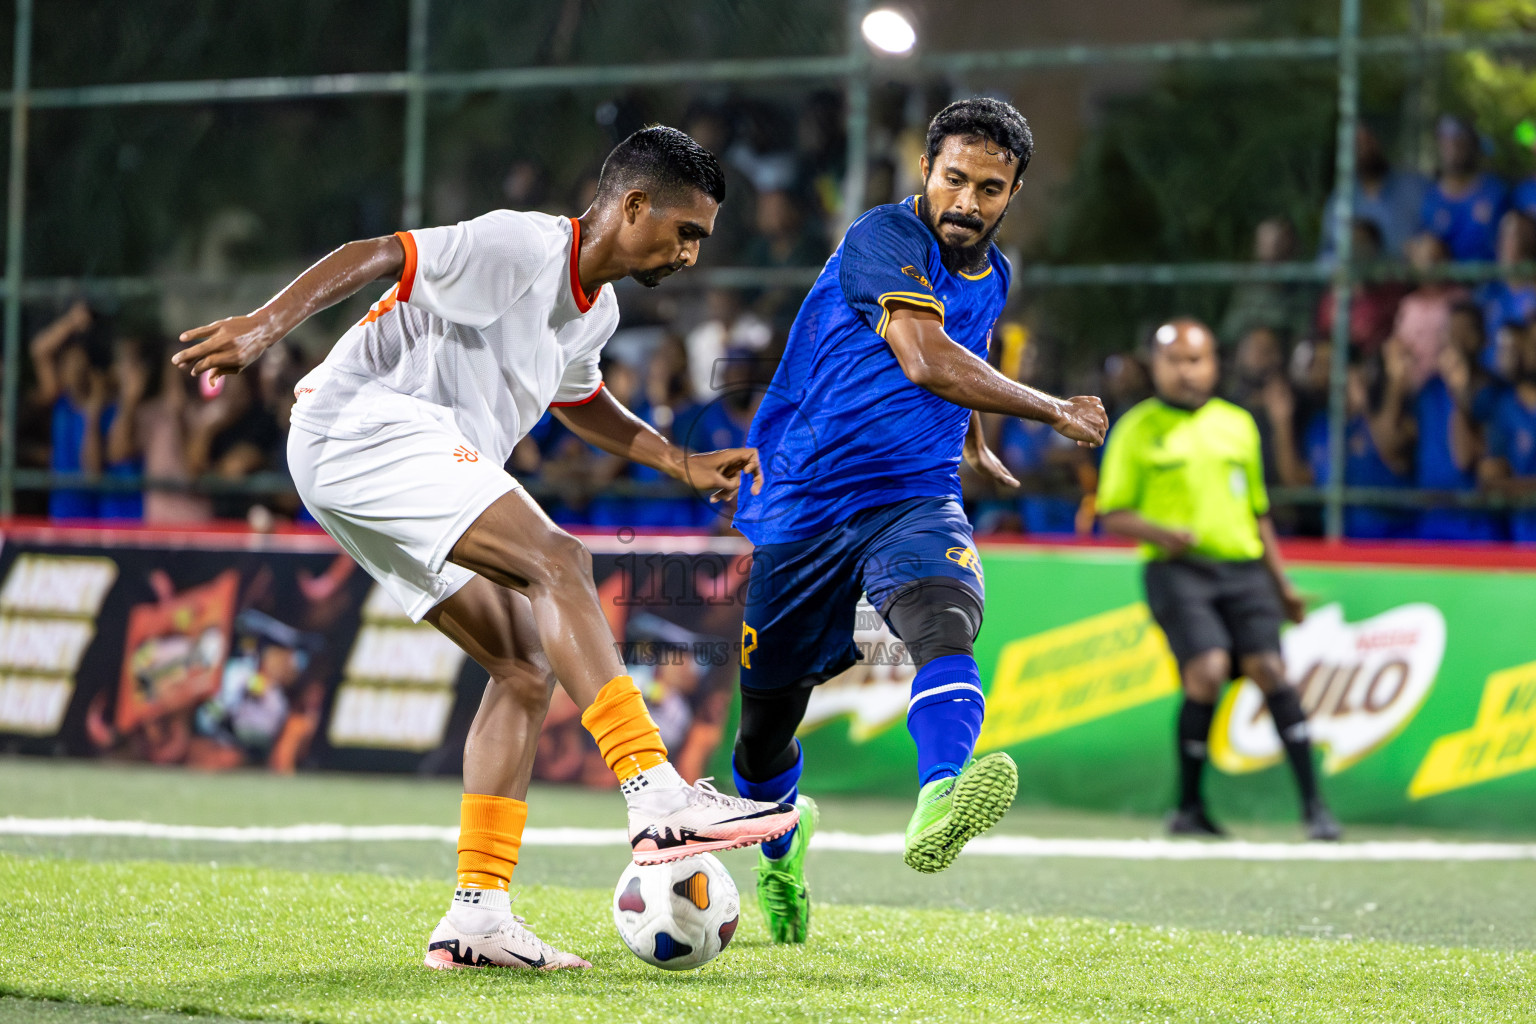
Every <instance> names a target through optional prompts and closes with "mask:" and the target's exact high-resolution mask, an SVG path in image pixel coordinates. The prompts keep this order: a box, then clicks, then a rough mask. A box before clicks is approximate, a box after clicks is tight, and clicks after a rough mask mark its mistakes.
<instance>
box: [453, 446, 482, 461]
mask: <svg viewBox="0 0 1536 1024" xmlns="http://www.w3.org/2000/svg"><path fill="white" fill-rule="evenodd" d="M453 457H454V459H455V461H458V462H479V461H480V453H479V452H477V451H475V450H474V449H473V448H468V447H465V446H464V445H462V444H461V445H459V446H458V447H457V448H455V449H454V450H453Z"/></svg>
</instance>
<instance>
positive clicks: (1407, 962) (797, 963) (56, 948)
mask: <svg viewBox="0 0 1536 1024" xmlns="http://www.w3.org/2000/svg"><path fill="white" fill-rule="evenodd" d="M525 898H526V899H527V900H528V901H529V903H530V905H536V906H537V907H538V913H537V916H536V918H535V919H534V920H533V921H532V922H531V923H532V924H534V925H535V926H536V927H537V928H538V929H539V930H540V931H541V932H542V933H543V935H544V936H545V937H546V938H548V939H549V940H551V941H553V942H555V943H556V944H558V945H562V946H564V947H566V948H570V949H573V950H577V951H579V952H581V953H582V954H584V955H586V956H587V957H588V958H590V959H591V960H592V962H593V964H594V969H593V970H592V971H590V972H566V973H559V974H552V975H551V974H533V973H521V972H519V973H513V972H506V971H500V972H484V971H482V972H468V971H466V972H452V973H448V974H442V973H438V972H430V971H427V970H425V969H423V968H422V967H421V966H420V957H421V953H422V936H423V929H424V927H425V926H427V925H429V924H430V923H431V922H432V920H434V919H435V918H436V917H437V916H438V915H439V914H440V913H441V911H442V909H443V889H442V886H441V885H436V884H433V883H431V882H427V881H418V880H409V879H401V878H393V879H384V878H375V877H370V876H367V875H363V874H357V873H354V874H319V873H307V872H293V871H282V870H274V869H270V868H251V867H214V866H210V865H200V864H185V863H183V864H170V863H159V862H124V863H117V864H108V863H93V862H84V861H70V860H56V859H48V860H44V859H35V858H22V857H15V856H4V857H0V921H3V924H0V990H3V991H4V992H6V993H8V994H12V995H19V996H28V997H34V998H43V999H60V1000H70V1001H73V1002H80V1003H102V1004H119V1005H127V1006H137V1007H145V1008H149V1009H153V1010H171V1011H176V1012H180V1013H189V1014H214V1015H219V1016H225V1017H234V1018H237V1019H247V1020H256V1019H265V1020H293V1021H316V1022H320V1021H324V1022H331V1021H337V1022H342V1021H346V1022H351V1021H379V1022H384V1021H424V1020H431V1021H444V1022H448V1021H466V1022H473V1024H486V1022H492V1021H495V1022H500V1021H635V1022H637V1024H661V1022H665V1021H687V1022H689V1024H695V1022H698V1021H716V1020H750V1021H876V1020H879V1021H886V1020H901V1021H962V1022H966V1024H972V1022H976V1021H993V1020H997V1021H1004V1020H1007V1021H1116V1022H1119V1021H1148V1020H1156V1021H1181V1022H1182V1021H1305V1022H1324V1021H1351V1022H1354V1021H1390V1022H1394V1024H1397V1022H1402V1021H1485V1022H1503V1021H1527V1020H1531V1019H1533V1012H1536V1011H1533V1008H1532V1006H1531V1004H1530V995H1531V993H1532V992H1533V991H1536V955H1533V954H1531V953H1528V952H1499V951H1491V950H1466V949H1446V948H1420V947H1412V946H1405V945H1400V944H1392V943H1378V942H1337V941H1327V940H1319V939H1292V938H1276V937H1270V936H1254V935H1243V934H1237V933H1223V932H1210V931H1197V930H1189V929H1166V928H1155V927H1146V926H1134V925H1124V924H1120V925H1115V924H1110V923H1107V922H1103V921H1095V920H1084V919H1074V918H1030V917H1021V916H1014V915H1008V914H996V913H988V912H965V911H946V910H909V909H899V908H892V907H855V906H836V905H833V906H825V907H822V908H819V910H818V913H817V918H816V941H815V942H813V943H812V944H810V945H807V946H805V947H800V948H796V947H783V946H773V945H770V944H767V943H766V942H765V941H764V939H763V934H764V932H763V927H762V924H761V921H760V920H758V919H757V918H756V916H755V915H753V914H752V913H751V912H750V911H748V913H747V915H746V920H744V922H743V927H742V929H741V932H740V933H739V935H740V937H739V938H738V941H737V942H736V943H735V944H733V945H732V947H731V948H730V949H729V950H727V952H726V954H725V955H723V956H721V957H720V958H719V959H718V960H716V961H715V962H714V963H712V964H710V965H708V966H706V967H705V968H703V969H702V970H699V971H696V972H690V973H686V974H668V973H664V972H660V971H656V970H653V969H651V968H649V967H647V966H645V965H644V964H642V963H641V962H640V961H638V960H636V959H635V958H634V957H632V956H630V955H629V953H628V952H626V951H625V950H624V949H623V947H622V946H621V945H620V943H619V941H618V939H617V938H616V937H615V936H614V934H613V931H612V926H611V923H610V921H609V916H608V907H607V893H606V892H604V891H601V890H583V889H567V888H560V887H554V886H548V887H537V888H533V889H531V890H529V891H527V893H526V896H525Z"/></svg>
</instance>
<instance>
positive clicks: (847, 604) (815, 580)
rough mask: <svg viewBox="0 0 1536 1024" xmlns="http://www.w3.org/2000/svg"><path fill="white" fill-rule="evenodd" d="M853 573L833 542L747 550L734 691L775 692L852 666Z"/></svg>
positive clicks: (847, 558) (855, 594)
mask: <svg viewBox="0 0 1536 1024" xmlns="http://www.w3.org/2000/svg"><path fill="white" fill-rule="evenodd" d="M858 603H859V589H858V582H857V571H856V567H855V565H854V564H853V562H852V560H851V557H850V555H849V553H848V552H847V551H846V550H844V549H843V548H842V547H841V546H840V545H838V544H837V543H836V542H835V539H834V538H832V537H823V538H813V539H811V540H809V541H804V542H790V543H785V544H765V545H761V546H759V547H757V548H755V549H754V550H753V553H752V573H751V575H750V576H749V577H748V581H747V605H746V608H745V609H744V611H743V615H742V625H741V677H740V678H741V685H742V688H743V689H751V690H754V691H759V692H764V691H777V690H782V689H785V688H787V687H791V686H799V685H802V684H804V683H805V682H806V681H807V680H809V681H810V682H811V683H812V685H814V684H815V683H819V682H823V681H825V680H827V679H830V678H832V677H833V676H835V675H837V674H838V673H840V672H843V671H844V670H846V669H848V668H850V667H851V666H852V665H853V664H854V663H855V662H857V661H858V657H859V651H858V648H857V647H856V646H855V645H854V642H853V630H854V626H855V624H856V615H857V613H858Z"/></svg>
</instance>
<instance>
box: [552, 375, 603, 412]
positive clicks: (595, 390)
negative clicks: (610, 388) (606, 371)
mask: <svg viewBox="0 0 1536 1024" xmlns="http://www.w3.org/2000/svg"><path fill="white" fill-rule="evenodd" d="M602 390H603V382H602V381H598V382H597V387H595V388H593V389H592V393H591V394H590V395H588V396H587V397H586V398H578V399H577V400H576V401H574V402H550V403H549V405H550V408H552V409H553V408H560V409H565V408H568V407H570V406H573V405H586V404H587V403H588V402H590V401H592V399H594V398H596V397H597V396H598V394H599V393H601V391H602Z"/></svg>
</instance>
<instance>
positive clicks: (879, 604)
mask: <svg viewBox="0 0 1536 1024" xmlns="http://www.w3.org/2000/svg"><path fill="white" fill-rule="evenodd" d="M934 577H944V578H947V579H952V580H957V581H959V582H961V583H963V584H964V585H965V586H967V587H969V588H970V589H972V590H974V591H975V593H976V598H977V601H978V603H979V602H981V601H982V600H984V598H985V588H984V586H983V583H982V577H981V559H980V557H979V556H978V555H977V554H976V548H975V547H974V546H973V545H972V543H971V524H970V522H969V521H968V520H967V519H966V518H965V511H964V510H963V509H962V508H961V507H960V505H959V503H958V502H956V501H955V500H954V499H953V498H908V499H907V500H906V501H899V502H896V503H894V504H891V505H880V506H877V507H875V508H867V509H861V510H859V511H858V512H856V513H854V514H853V515H852V516H851V517H849V519H848V521H847V522H845V523H843V524H842V525H840V526H835V527H833V528H832V529H830V530H827V531H826V532H824V533H819V534H816V535H815V536H814V537H807V538H805V539H804V540H795V541H786V542H784V543H781V544H763V545H759V546H758V547H756V548H754V549H753V552H752V576H751V578H750V580H749V581H748V584H747V608H746V614H745V616H744V618H743V622H742V627H741V685H742V688H743V689H747V690H759V691H762V690H779V689H783V688H784V687H788V686H795V685H797V684H798V685H803V686H814V685H816V684H818V683H822V682H825V681H826V680H828V679H831V678H832V677H833V676H835V675H837V674H838V673H839V672H842V671H844V670H846V669H847V668H849V667H850V666H852V665H853V664H855V663H856V662H857V661H858V660H859V649H858V647H857V646H855V644H854V642H853V630H854V625H855V616H856V613H857V611H858V605H859V595H860V594H865V595H868V597H869V601H870V604H873V605H874V606H875V608H876V609H878V610H879V611H880V613H881V614H882V615H883V614H885V611H886V609H888V608H889V607H890V606H891V604H892V603H894V602H895V600H896V598H898V597H900V596H901V595H902V594H903V593H904V592H905V591H907V590H908V589H910V588H911V587H912V586H914V585H916V584H918V583H920V582H921V581H923V580H928V579H933V578H934Z"/></svg>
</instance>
